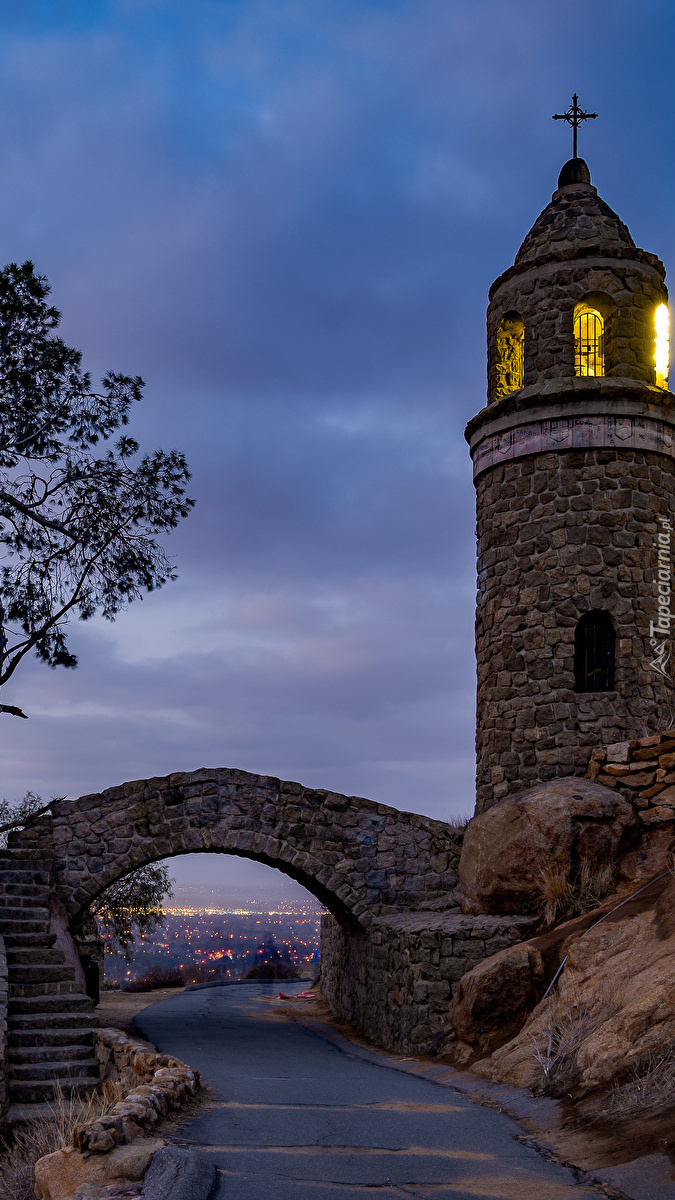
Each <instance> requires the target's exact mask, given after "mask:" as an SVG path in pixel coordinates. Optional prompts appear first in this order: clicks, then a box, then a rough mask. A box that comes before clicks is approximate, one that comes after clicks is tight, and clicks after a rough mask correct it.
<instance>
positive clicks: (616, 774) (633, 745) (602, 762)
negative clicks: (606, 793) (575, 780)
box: [588, 729, 675, 827]
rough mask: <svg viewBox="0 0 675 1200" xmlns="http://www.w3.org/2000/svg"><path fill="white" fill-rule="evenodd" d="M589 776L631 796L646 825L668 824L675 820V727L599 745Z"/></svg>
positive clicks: (591, 763) (642, 821) (632, 802)
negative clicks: (611, 743)
mask: <svg viewBox="0 0 675 1200" xmlns="http://www.w3.org/2000/svg"><path fill="white" fill-rule="evenodd" d="M588 776H589V778H591V779H595V780H596V782H597V783H601V784H602V785H603V787H608V788H616V790H617V791H618V792H621V794H622V795H623V796H625V797H626V799H627V800H630V802H631V804H632V805H633V806H634V808H635V809H636V810H637V816H638V818H639V820H640V822H641V824H642V825H645V826H648V827H649V826H654V825H666V824H667V823H668V822H670V821H673V820H675V729H668V730H666V731H665V732H664V733H655V734H653V735H652V736H650V737H642V738H637V739H636V740H635V741H633V742H615V743H614V745H612V746H605V747H602V746H601V747H598V749H596V750H594V751H593V753H592V754H591V762H590V766H589V768H588Z"/></svg>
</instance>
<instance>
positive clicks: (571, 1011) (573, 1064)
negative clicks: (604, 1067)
mask: <svg viewBox="0 0 675 1200" xmlns="http://www.w3.org/2000/svg"><path fill="white" fill-rule="evenodd" d="M610 1015H611V1009H610V1006H609V1005H608V1004H607V1003H606V1002H605V1000H604V998H599V999H597V1000H595V1001H594V1002H593V1003H576V1004H572V1005H571V1006H569V1007H566V1008H563V1007H562V1005H561V1004H560V1003H557V1004H552V1005H551V1010H550V1023H549V1026H548V1029H546V1030H545V1031H544V1032H543V1033H541V1034H539V1036H538V1037H537V1038H533V1039H532V1043H533V1053H534V1057H535V1058H536V1060H537V1062H538V1063H539V1066H540V1067H541V1080H540V1084H539V1087H540V1091H542V1092H543V1093H544V1094H545V1095H547V1096H553V1097H555V1098H559V1097H560V1096H565V1095H569V1094H570V1093H571V1092H572V1091H573V1090H574V1088H575V1087H576V1086H577V1084H578V1083H579V1079H580V1077H581V1071H580V1070H579V1067H578V1065H577V1059H578V1054H579V1051H580V1049H581V1047H582V1045H583V1043H584V1042H585V1041H586V1039H587V1038H589V1037H590V1036H591V1035H592V1034H593V1033H595V1031H596V1029H599V1028H600V1026H601V1025H602V1024H604V1022H605V1021H606V1020H607V1018H608V1017H609V1016H610Z"/></svg>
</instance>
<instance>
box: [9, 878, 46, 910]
mask: <svg viewBox="0 0 675 1200" xmlns="http://www.w3.org/2000/svg"><path fill="white" fill-rule="evenodd" d="M14 886H15V887H18V886H19V885H18V884H15V885H14ZM21 887H25V888H26V892H25V895H22V896H17V895H15V894H14V893H11V894H8V893H7V892H2V891H0V913H3V914H4V913H5V912H6V910H7V909H14V908H17V909H19V911H21V910H22V909H24V908H35V907H36V906H39V907H40V908H41V909H43V910H44V911H45V912H49V904H48V903H47V904H41V903H40V901H43V900H45V899H46V898H47V897H48V896H49V888H47V887H46V888H40V889H38V888H37V887H29V886H27V885H26V884H21ZM43 892H44V893H46V896H45V895H42V894H41V893H43Z"/></svg>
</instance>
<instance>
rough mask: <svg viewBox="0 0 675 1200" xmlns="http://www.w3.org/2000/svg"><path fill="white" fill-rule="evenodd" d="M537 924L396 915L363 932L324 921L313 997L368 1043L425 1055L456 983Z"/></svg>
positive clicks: (441, 1029)
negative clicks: (318, 976) (318, 992)
mask: <svg viewBox="0 0 675 1200" xmlns="http://www.w3.org/2000/svg"><path fill="white" fill-rule="evenodd" d="M537 924H538V918H532V917H501V916H500V917H466V916H463V915H461V914H459V913H447V912H441V913H430V912H416V913H400V914H397V915H394V916H387V917H379V918H376V919H375V920H374V922H373V924H372V926H371V928H370V929H369V930H368V931H367V932H357V931H354V932H353V931H351V930H349V929H346V928H345V927H344V926H341V925H340V924H339V923H338V922H337V921H336V920H335V918H334V917H331V916H325V917H324V918H323V921H322V925H321V994H322V996H323V998H324V999H325V1000H326V1002H327V1003H328V1004H329V1005H330V1008H331V1011H332V1012H333V1013H334V1014H335V1015H336V1016H337V1017H339V1018H340V1019H341V1020H343V1021H348V1022H349V1023H350V1024H351V1025H353V1026H354V1027H355V1028H356V1029H358V1030H360V1032H361V1033H364V1034H366V1036H367V1037H369V1038H371V1039H372V1040H373V1041H374V1042H377V1043H378V1044H379V1045H381V1046H386V1047H387V1048H388V1049H390V1050H396V1051H399V1052H402V1053H416V1054H420V1053H425V1052H427V1051H429V1050H431V1049H433V1047H434V1043H435V1041H436V1040H437V1039H438V1038H439V1037H440V1035H441V1034H442V1035H443V1036H445V1034H446V1032H447V1023H448V1009H449V1005H450V1001H451V999H452V996H453V995H454V993H455V991H456V989H457V985H458V983H459V980H460V979H461V978H462V976H463V975H464V974H465V972H466V971H470V970H471V969H472V967H475V966H476V965H477V964H478V963H479V962H482V961H483V959H484V958H489V956H490V955H492V954H496V953H497V951H498V950H503V949H504V948H505V947H507V946H512V945H514V944H515V943H517V942H522V941H523V940H524V939H525V938H528V937H530V936H531V934H532V932H533V931H534V929H535V927H536V925H537Z"/></svg>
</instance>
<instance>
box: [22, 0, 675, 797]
mask: <svg viewBox="0 0 675 1200" xmlns="http://www.w3.org/2000/svg"><path fill="white" fill-rule="evenodd" d="M674 26H675V10H674V9H673V6H672V3H666V2H665V0H662V2H661V0H644V2H643V3H642V4H640V5H639V6H638V5H635V4H634V3H627V2H624V0H593V2H592V3H585V4H581V3H578V2H577V0H570V2H568V3H567V4H566V5H564V6H558V5H555V6H554V5H547V4H542V3H541V0H513V2H512V3H510V4H508V5H505V4H504V3H503V2H502V0H380V2H375V0H360V2H359V3H354V2H351V0H339V2H337V0H336V2H329V0H212V2H208V3H207V2H203V0H191V3H190V4H185V3H177V2H166V3H164V2H162V0H147V2H146V0H128V2H126V3H108V4H104V3H100V4H97V3H95V2H92V0H87V2H86V3H75V2H73V3H70V4H69V3H66V2H64V3H42V4H37V3H36V4H30V3H20V4H19V3H18V2H17V3H6V4H4V5H3V6H2V8H1V10H0V33H1V35H2V36H1V37H0V110H1V111H2V114H3V116H2V121H1V122H0V161H2V164H3V172H2V178H3V186H2V188H1V189H0V228H1V229H2V245H3V249H2V255H3V259H4V261H11V260H19V261H21V260H23V259H26V258H32V259H33V260H34V261H35V262H36V264H37V266H38V268H39V270H41V271H43V272H44V273H45V274H46V275H47V276H48V278H49V279H50V281H51V284H52V288H53V299H54V302H55V303H56V305H57V306H58V307H59V308H60V309H61V311H62V312H63V324H62V332H63V335H64V336H65V337H66V339H67V340H69V341H70V342H71V343H72V344H74V345H76V346H78V347H79V348H80V349H81V350H82V351H83V353H84V357H85V364H86V365H87V366H88V367H89V368H90V369H91V370H92V371H93V372H94V373H95V374H96V373H98V374H101V373H102V372H103V371H105V370H106V369H108V368H113V369H116V370H121V371H127V372H129V373H132V374H135V373H139V374H141V375H143V377H144V378H145V379H146V381H147V388H146V400H145V401H144V403H143V405H142V406H140V407H139V408H138V410H137V412H136V418H135V424H134V428H133V432H135V433H136V435H137V436H138V437H139V439H140V440H141V443H142V445H143V447H144V448H148V449H149V448H152V447H153V446H156V445H162V446H163V447H164V448H167V449H168V448H170V447H172V446H177V447H179V448H181V449H184V450H185V451H186V453H187V454H188V457H189V460H190V464H191V467H192V470H193V476H194V479H193V489H192V490H193V494H194V495H195V496H196V497H197V500H198V504H197V507H196V508H195V510H194V513H193V515H192V516H191V517H190V518H189V520H188V521H186V522H185V523H184V525H183V526H182V527H181V528H180V530H179V531H178V532H177V533H176V534H175V535H174V536H173V537H172V538H171V542H170V548H171V552H172V553H173V554H174V555H175V557H176V562H177V567H178V571H179V575H180V579H179V581H178V582H177V583H174V584H172V585H169V586H167V587H166V588H165V589H164V590H163V591H162V592H160V593H157V594H154V595H152V596H150V597H148V598H147V599H146V600H145V601H144V602H143V603H137V604H135V605H133V606H132V607H131V608H130V609H129V610H128V612H127V613H125V614H123V615H122V616H121V617H120V618H119V619H118V621H117V622H116V623H115V624H114V625H107V624H105V623H103V622H99V621H93V622H90V623H88V624H86V625H83V626H79V627H77V628H75V629H74V630H73V639H72V640H73V644H74V646H75V647H76V649H77V651H78V652H79V655H80V664H81V665H80V667H79V668H78V670H77V671H76V672H64V671H58V672H50V671H49V670H47V669H46V668H45V667H43V666H41V665H40V664H38V663H32V664H30V665H29V666H28V667H26V668H24V669H23V672H22V673H21V674H20V675H17V677H16V679H15V681H14V682H13V683H12V685H11V686H8V687H7V688H6V689H5V695H4V697H3V699H4V700H5V702H14V703H20V704H22V705H23V706H24V707H25V709H26V710H27V711H29V712H30V713H31V718H30V720H29V721H27V722H10V721H9V719H5V720H3V724H2V728H1V730H0V737H1V739H2V741H1V745H0V755H1V759H2V776H3V787H2V792H3V793H4V794H5V795H6V796H9V797H11V796H14V795H19V794H21V793H23V792H24V791H25V790H26V789H27V788H31V789H32V790H34V791H37V792H39V793H40V794H42V795H44V796H45V797H48V796H50V795H52V794H57V795H59V794H66V793H67V794H69V795H78V794H82V793H85V792H90V791H98V790H100V789H102V788H104V787H107V786H109V785H111V784H114V783H118V782H120V781H121V780H123V779H130V778H142V777H145V776H150V775H155V774H164V773H168V772H169V771H172V770H177V769H178V770H180V769H186V770H190V769H193V768H196V767H198V766H202V765H224V766H225V765H226V766H240V767H243V768H246V769H248V770H251V771H259V772H266V773H270V774H274V775H279V776H282V777H284V778H292V779H300V780H301V781H303V782H305V783H307V784H309V785H313V786H319V787H320V786H325V787H330V788H335V789H337V790H341V791H346V792H349V793H355V794H361V795H367V796H371V797H373V798H375V799H378V800H382V801H384V802H388V803H392V804H395V805H397V806H399V807H403V808H409V809H413V810H415V811H420V812H426V813H429V814H430V815H433V816H440V817H442V816H445V815H448V814H449V813H452V812H466V811H468V810H470V809H471V807H472V804H473V745H472V741H473V704H474V666H473V647H472V639H473V632H472V627H473V593H474V549H475V548H474V538H473V490H472V485H471V472H470V463H469V458H468V454H467V451H466V447H465V444H464V440H463V436H462V431H463V427H464V424H465V422H466V420H467V419H468V418H469V417H470V416H472V415H473V413H474V412H476V411H477V410H478V409H479V408H480V407H482V405H483V403H484V395H485V366H484V359H485V349H484V312H485V305H486V300H487V290H488V287H489V285H490V283H491V281H492V279H493V278H494V277H495V276H496V275H497V274H499V273H500V272H501V271H502V270H504V269H505V268H506V267H507V266H508V265H509V263H510V262H511V261H512V260H513V257H514V255H515V252H516V250H517V248H518V245H519V244H520V242H521V240H522V238H523V237H524V235H525V233H526V232H527V230H528V228H529V227H530V225H531V224H532V222H533V221H534V219H535V217H536V215H537V213H538V212H539V211H540V210H541V209H542V208H543V207H544V205H545V204H546V203H547V201H548V199H549V197H550V194H551V192H552V190H553V188H554V187H555V181H556V178H557V173H558V170H559V168H560V166H561V164H562V162H563V161H564V160H565V159H566V158H567V157H568V156H569V153H570V149H569V145H570V139H569V130H568V129H567V127H566V126H562V125H561V124H559V123H557V124H554V123H553V122H552V121H551V114H552V113H553V112H560V111H562V110H563V109H564V108H566V107H567V105H568V104H569V102H570V98H571V94H572V92H573V91H577V92H578V93H579V96H580V99H581V103H582V104H583V105H584V106H585V107H587V108H590V109H594V110H596V111H598V113H599V114H600V115H599V118H598V120H597V121H595V122H593V123H592V124H591V123H589V125H587V126H586V127H585V128H584V130H583V131H582V134H581V142H580V149H581V152H582V153H583V154H584V156H585V157H586V158H587V160H588V161H589V164H590V166H591V171H592V175H593V181H594V182H595V184H596V185H597V187H598V189H599V191H600V194H601V195H602V196H603V197H604V199H606V200H607V202H608V203H609V204H610V205H611V206H612V207H613V208H615V209H616V210H617V211H618V212H619V214H620V215H621V217H622V218H623V219H624V220H626V221H627V223H628V224H629V226H630V228H631V231H632V233H633V236H634V237H635V240H636V241H637V243H638V244H639V245H642V246H644V247H645V248H646V249H648V250H652V251H654V252H656V253H658V254H659V255H660V256H661V257H662V258H663V259H664V261H665V263H666V267H667V268H668V267H670V265H671V262H672V260H673V251H674V250H675V225H674V223H673V207H672V199H671V198H672V195H673V190H674V188H673V184H674V179H673V175H674V167H673V153H672V150H673V124H674V121H673V117H674V113H673V105H674V100H673V89H672V63H673V50H674V38H673V33H674Z"/></svg>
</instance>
